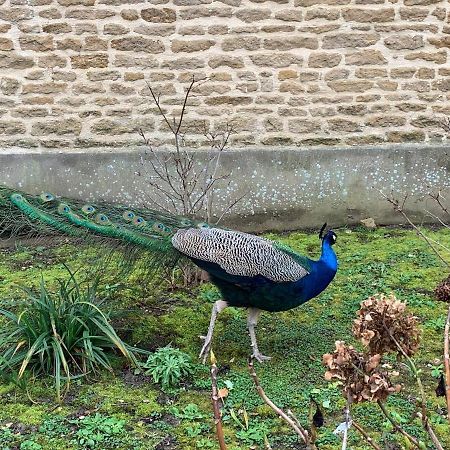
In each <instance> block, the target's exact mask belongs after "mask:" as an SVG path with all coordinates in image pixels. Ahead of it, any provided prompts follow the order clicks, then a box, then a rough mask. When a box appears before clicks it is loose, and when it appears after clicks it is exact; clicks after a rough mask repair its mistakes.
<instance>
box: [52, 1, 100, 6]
mask: <svg viewBox="0 0 450 450" xmlns="http://www.w3.org/2000/svg"><path fill="white" fill-rule="evenodd" d="M57 1H58V3H59V4H60V5H61V6H94V4H95V0H57Z"/></svg>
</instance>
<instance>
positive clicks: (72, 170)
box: [0, 144, 450, 231]
mask: <svg viewBox="0 0 450 450" xmlns="http://www.w3.org/2000/svg"><path fill="white" fill-rule="evenodd" d="M143 151H144V149H143V148H138V147H137V148H135V149H128V148H127V149H126V150H117V149H108V148H106V149H97V148H96V149H89V150H76V151H59V152H57V151H53V152H49V151H47V150H45V152H44V151H42V152H41V151H38V150H35V149H33V150H23V149H5V150H3V151H0V183H2V184H6V185H9V186H11V187H17V188H19V189H22V190H25V191H28V192H33V193H37V192H42V191H48V192H52V193H55V194H57V195H63V196H68V197H76V198H82V199H86V200H89V201H94V200H107V201H113V202H117V203H124V204H130V205H143V204H146V198H147V195H148V191H149V187H148V184H147V183H146V182H145V177H143V176H137V175H136V172H141V173H142V166H141V164H140V155H141V154H142V153H143ZM162 153H164V152H162ZM449 155H450V144H449V145H422V144H421V145H398V146H392V145H391V146H386V147H380V146H377V147H364V148H354V147H350V148H307V149H298V148H295V149H284V148H283V149H280V148H274V149H264V150H261V149H242V150H239V149H235V150H228V151H226V152H224V153H223V154H222V157H221V168H222V170H223V172H224V173H228V172H232V178H231V184H230V185H229V186H225V185H223V186H220V189H219V191H218V192H217V202H218V203H217V204H218V205H219V206H220V205H225V204H228V202H229V200H230V199H232V198H236V197H237V196H240V195H242V194H244V193H247V195H246V197H245V198H244V199H243V200H242V201H241V202H240V203H239V204H238V205H237V206H236V208H235V209H234V210H233V213H232V214H231V215H230V216H228V220H227V224H228V225H229V226H234V227H238V228H240V229H245V230H253V231H264V230H270V229H273V230H292V229H300V228H317V227H319V226H320V225H321V224H322V223H323V222H325V221H327V222H328V223H329V224H330V225H332V226H342V225H346V224H355V223H358V222H359V220H361V219H363V218H366V217H368V216H371V217H374V218H375V220H376V221H377V223H383V224H393V223H398V222H399V217H398V215H397V214H395V213H394V212H393V210H392V207H391V206H390V205H389V204H387V202H385V201H384V200H382V198H381V196H380V194H379V192H378V189H380V190H382V191H384V192H386V193H390V192H391V191H392V192H394V194H396V195H398V196H399V197H402V196H403V195H404V194H406V193H407V194H409V195H410V200H409V201H408V209H409V212H410V213H411V214H412V215H413V217H414V218H415V219H416V220H422V218H423V212H424V210H425V209H427V208H430V207H431V206H432V205H431V203H430V202H429V201H428V202H427V201H426V200H423V201H418V200H420V198H421V197H422V196H423V194H425V193H427V192H429V191H430V190H432V189H438V188H441V189H444V188H448V187H450V176H449V175H450V156H449ZM205 161H206V153H205V152H204V151H198V164H199V167H201V166H202V164H204V162H205ZM147 169H149V165H148V166H147Z"/></svg>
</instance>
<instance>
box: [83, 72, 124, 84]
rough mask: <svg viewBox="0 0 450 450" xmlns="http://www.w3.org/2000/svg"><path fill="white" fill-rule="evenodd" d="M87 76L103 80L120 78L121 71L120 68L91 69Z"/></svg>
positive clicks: (91, 79)
mask: <svg viewBox="0 0 450 450" xmlns="http://www.w3.org/2000/svg"><path fill="white" fill-rule="evenodd" d="M86 76H87V78H88V80H90V81H103V80H113V81H114V80H118V79H119V78H120V72H119V71H118V70H97V71H95V72H94V71H89V72H88V73H87V75H86Z"/></svg>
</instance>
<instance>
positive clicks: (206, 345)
mask: <svg viewBox="0 0 450 450" xmlns="http://www.w3.org/2000/svg"><path fill="white" fill-rule="evenodd" d="M200 339H201V340H202V341H204V344H203V347H202V349H201V351H200V354H199V355H198V357H199V358H200V359H202V362H203V364H205V363H206V358H207V357H208V354H209V350H210V349H211V340H212V339H211V338H208V336H200Z"/></svg>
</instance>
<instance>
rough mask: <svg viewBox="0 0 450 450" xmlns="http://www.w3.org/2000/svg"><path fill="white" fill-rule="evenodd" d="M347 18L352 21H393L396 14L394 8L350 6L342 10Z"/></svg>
mask: <svg viewBox="0 0 450 450" xmlns="http://www.w3.org/2000/svg"><path fill="white" fill-rule="evenodd" d="M342 16H343V17H344V19H345V20H347V21H351V22H367V23H374V22H391V21H392V20H393V19H394V16H395V10H394V8H377V9H368V8H349V9H345V10H344V11H342Z"/></svg>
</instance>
